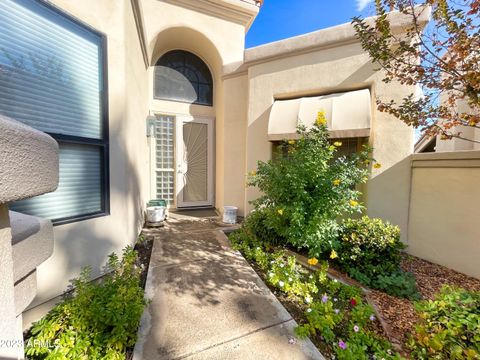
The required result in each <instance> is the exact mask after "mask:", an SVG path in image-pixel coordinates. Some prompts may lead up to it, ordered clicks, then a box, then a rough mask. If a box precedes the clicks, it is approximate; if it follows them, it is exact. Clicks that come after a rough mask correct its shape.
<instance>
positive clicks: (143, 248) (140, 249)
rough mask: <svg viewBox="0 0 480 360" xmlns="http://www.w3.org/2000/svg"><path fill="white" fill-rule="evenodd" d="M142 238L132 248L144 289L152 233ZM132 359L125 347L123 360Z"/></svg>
mask: <svg viewBox="0 0 480 360" xmlns="http://www.w3.org/2000/svg"><path fill="white" fill-rule="evenodd" d="M143 236H144V240H143V241H142V242H138V241H137V243H136V244H135V246H134V249H135V250H136V251H137V253H138V265H140V266H141V267H142V273H141V274H140V284H141V286H142V288H143V289H144V290H145V284H146V283H147V274H148V265H149V264H150V257H151V256H152V248H153V239H154V237H153V236H152V235H146V234H143ZM131 359H133V348H131V349H127V351H126V354H125V360H131Z"/></svg>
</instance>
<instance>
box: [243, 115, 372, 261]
mask: <svg viewBox="0 0 480 360" xmlns="http://www.w3.org/2000/svg"><path fill="white" fill-rule="evenodd" d="M325 124H326V119H325V115H324V113H323V112H320V113H319V115H318V118H317V121H316V123H315V124H314V126H313V127H312V128H310V129H309V130H307V129H306V128H305V127H302V126H300V127H299V128H298V135H299V139H298V140H296V141H292V140H290V141H284V146H285V147H286V149H287V153H288V156H284V157H280V158H279V159H277V160H275V161H269V162H259V163H258V169H257V171H256V172H255V171H254V172H252V173H251V174H250V176H249V181H248V184H249V185H250V186H256V187H257V188H258V189H259V190H260V191H261V192H262V195H261V196H260V197H259V198H258V199H257V200H255V201H253V205H254V207H255V209H256V211H255V212H254V214H252V216H254V220H252V224H253V228H254V229H255V232H256V234H257V236H259V237H260V238H261V239H262V240H266V241H271V242H276V243H288V244H291V245H292V246H294V247H296V248H298V249H300V248H305V249H308V251H309V254H310V256H316V257H319V256H320V255H321V254H322V253H325V252H328V251H329V250H330V249H331V243H332V242H333V241H334V240H335V239H336V237H337V236H338V230H339V226H338V223H337V219H338V217H339V216H341V215H346V214H353V213H360V212H361V210H362V209H363V206H362V205H361V204H360V203H359V198H360V195H361V194H360V192H359V191H357V190H356V189H355V186H356V185H357V184H359V183H363V182H365V181H366V180H367V175H368V164H370V163H371V161H372V159H371V158H369V152H370V149H369V148H365V149H364V151H362V152H360V153H357V154H354V155H352V156H349V157H345V156H341V157H338V158H336V157H335V154H336V152H337V148H338V147H339V146H341V144H340V143H334V144H331V143H330V141H329V133H328V130H327V127H326V125H325ZM258 233H260V235H258Z"/></svg>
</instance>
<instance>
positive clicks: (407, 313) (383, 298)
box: [369, 254, 480, 350]
mask: <svg viewBox="0 0 480 360" xmlns="http://www.w3.org/2000/svg"><path fill="white" fill-rule="evenodd" d="M401 267H402V269H403V270H405V271H409V272H411V273H412V274H413V275H414V276H415V278H416V280H417V287H418V290H419V292H420V294H421V296H422V298H423V299H433V298H434V297H435V294H436V293H438V292H439V291H440V289H441V288H442V286H443V285H451V286H458V287H461V288H464V289H467V290H471V291H480V280H478V279H475V278H472V277H470V276H467V275H465V274H462V273H459V272H456V271H454V270H451V269H448V268H446V267H443V266H441V265H437V264H433V263H431V262H429V261H426V260H423V259H420V258H417V257H415V256H411V255H407V254H404V255H403V259H402V263H401ZM369 297H370V299H371V300H372V301H373V302H374V303H375V305H376V307H377V309H378V310H379V311H380V313H381V316H382V317H383V320H384V321H385V322H386V324H387V325H388V327H389V331H388V337H389V340H390V341H391V342H392V343H394V344H404V343H405V341H406V340H407V337H408V334H409V333H411V332H412V331H413V330H414V329H415V323H416V322H417V321H418V317H417V315H416V313H415V308H414V305H413V303H412V302H411V301H410V300H407V299H399V298H396V297H394V296H390V295H387V294H385V293H383V292H381V291H377V290H371V292H370V293H369ZM404 350H405V349H404Z"/></svg>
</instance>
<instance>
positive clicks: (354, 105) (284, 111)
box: [268, 89, 372, 141]
mask: <svg viewBox="0 0 480 360" xmlns="http://www.w3.org/2000/svg"><path fill="white" fill-rule="evenodd" d="M320 110H323V111H325V115H326V118H327V126H328V129H329V131H330V136H331V137H333V138H349V137H367V136H369V135H370V122H371V117H372V112H371V99H370V91H369V90H368V89H364V90H356V91H348V92H343V93H337V94H330V95H324V96H315V97H304V98H299V99H293V100H277V101H275V103H274V104H273V107H272V110H271V112H270V118H269V121H268V139H269V140H270V141H278V140H283V139H295V138H296V137H297V134H296V130H297V126H298V125H299V124H303V125H305V126H307V127H309V126H312V125H313V123H314V122H315V120H316V118H317V113H318V112H319V111H320Z"/></svg>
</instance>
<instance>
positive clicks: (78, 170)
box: [13, 144, 102, 219]
mask: <svg viewBox="0 0 480 360" xmlns="http://www.w3.org/2000/svg"><path fill="white" fill-rule="evenodd" d="M100 158H101V153H100V151H99V149H98V148H96V147H88V146H83V145H75V144H64V145H63V146H62V147H61V148H60V182H59V186H58V188H57V190H56V191H54V192H52V193H48V194H44V195H40V196H37V197H35V198H33V199H30V200H22V201H17V202H16V203H15V204H14V206H13V209H14V210H15V211H19V212H25V213H34V214H35V215H37V216H40V217H44V218H49V219H60V218H65V217H73V216H77V215H79V214H88V213H93V212H97V211H100V210H101V208H102V204H101V198H100V197H99V196H98V194H99V193H100V191H101V182H100V179H99V177H98V173H99V169H100V166H101V161H100Z"/></svg>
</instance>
